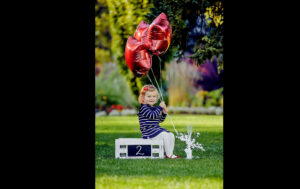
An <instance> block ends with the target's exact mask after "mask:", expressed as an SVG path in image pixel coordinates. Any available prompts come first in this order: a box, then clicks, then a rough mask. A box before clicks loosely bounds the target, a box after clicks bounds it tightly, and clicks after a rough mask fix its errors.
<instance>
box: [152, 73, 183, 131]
mask: <svg viewBox="0 0 300 189" xmlns="http://www.w3.org/2000/svg"><path fill="white" fill-rule="evenodd" d="M151 71H152V68H151ZM152 73H153V71H152ZM153 76H154V79H155V81H156V78H155V75H154V73H153ZM147 77H148V79H149V80H150V82H151V84H152V85H153V82H152V80H151V78H150V77H149V75H148V73H147ZM156 83H157V81H156ZM153 86H154V85H153ZM158 89H159V87H158ZM160 97H161V100H162V101H163V100H164V99H163V98H162V95H161V96H160ZM167 117H169V118H170V121H171V123H172V126H173V128H174V130H175V132H176V135H178V132H177V130H176V128H175V125H174V123H173V120H172V117H171V116H170V114H167Z"/></svg>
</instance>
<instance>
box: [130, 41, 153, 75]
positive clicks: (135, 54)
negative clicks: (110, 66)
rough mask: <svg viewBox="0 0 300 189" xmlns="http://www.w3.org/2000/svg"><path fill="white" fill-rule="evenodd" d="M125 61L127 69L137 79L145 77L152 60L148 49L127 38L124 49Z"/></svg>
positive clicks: (138, 42)
mask: <svg viewBox="0 0 300 189" xmlns="http://www.w3.org/2000/svg"><path fill="white" fill-rule="evenodd" d="M125 61H126V64H127V66H128V67H129V69H130V70H131V71H132V72H133V73H134V75H135V76H137V77H142V76H143V75H146V74H147V72H148V71H149V69H150V68H151V66H152V60H151V56H150V53H149V52H148V47H147V46H146V45H145V44H144V43H142V42H140V41H138V40H136V39H135V38H133V37H132V36H129V37H128V39H127V43H126V47H125Z"/></svg>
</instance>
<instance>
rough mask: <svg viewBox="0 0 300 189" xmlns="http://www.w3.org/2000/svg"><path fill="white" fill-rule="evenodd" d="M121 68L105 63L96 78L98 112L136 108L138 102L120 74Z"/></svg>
mask: <svg viewBox="0 0 300 189" xmlns="http://www.w3.org/2000/svg"><path fill="white" fill-rule="evenodd" d="M119 71H120V70H119V67H118V66H117V65H116V64H114V63H105V64H103V67H102V68H101V72H100V74H99V75H98V77H96V78H95V79H96V86H95V106H96V109H98V110H104V111H106V112H110V111H112V110H113V109H116V110H117V111H119V112H120V111H121V110H122V109H124V107H127V108H135V107H137V106H138V102H137V100H136V99H135V97H134V96H133V94H132V93H131V92H130V89H129V86H128V84H127V82H126V79H125V77H124V76H122V75H120V74H119Z"/></svg>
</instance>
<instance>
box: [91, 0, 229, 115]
mask: <svg viewBox="0 0 300 189" xmlns="http://www.w3.org/2000/svg"><path fill="white" fill-rule="evenodd" d="M162 12H164V13H165V14H166V15H167V17H168V19H169V22H170V24H171V26H172V39H171V44H170V46H169V48H168V50H167V52H166V53H165V54H164V55H160V57H159V58H158V57H155V56H153V58H152V69H153V73H154V75H155V76H153V74H152V72H151V71H149V72H148V74H149V77H150V78H152V81H154V79H157V82H158V85H159V86H158V87H161V90H162V94H163V99H164V101H165V102H166V104H167V106H168V109H169V113H170V114H182V113H185V114H209V115H222V114H223V72H224V61H223V45H224V44H223V31H224V24H223V19H224V16H223V15H224V10H223V4H222V3H221V1H209V0H204V1H193V0H183V1H168V0H154V1H148V0H109V1H108V0H97V1H96V4H95V16H96V17H95V24H96V28H95V37H96V40H95V70H96V72H95V80H96V86H95V89H96V90H95V108H96V109H95V113H96V116H113V115H115V116H116V115H134V114H136V111H137V107H138V105H139V104H138V101H137V97H138V94H139V91H140V89H141V87H142V86H143V85H144V84H149V83H150V80H149V79H148V77H146V76H143V77H141V78H137V77H135V76H134V75H133V73H132V72H131V71H130V70H129V69H128V67H127V65H126V62H125V57H124V51H125V45H126V42H127V39H128V37H129V36H133V34H134V32H135V30H136V28H137V26H138V25H139V23H140V22H141V21H142V20H144V21H146V22H147V23H149V24H150V23H151V22H152V21H153V20H154V19H155V18H156V17H157V16H158V15H159V14H160V13H162ZM154 84H155V83H154Z"/></svg>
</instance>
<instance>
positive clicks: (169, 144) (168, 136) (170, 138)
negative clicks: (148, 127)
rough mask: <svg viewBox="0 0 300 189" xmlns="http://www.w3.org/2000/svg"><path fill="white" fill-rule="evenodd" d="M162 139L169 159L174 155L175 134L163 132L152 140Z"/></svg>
mask: <svg viewBox="0 0 300 189" xmlns="http://www.w3.org/2000/svg"><path fill="white" fill-rule="evenodd" d="M161 139H162V140H163V141H164V150H165V153H166V155H167V156H168V157H170V156H171V155H173V150H174V142H175V137H174V134H173V133H167V132H165V131H163V132H161V133H160V134H159V135H157V136H156V137H154V138H152V140H161Z"/></svg>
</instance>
